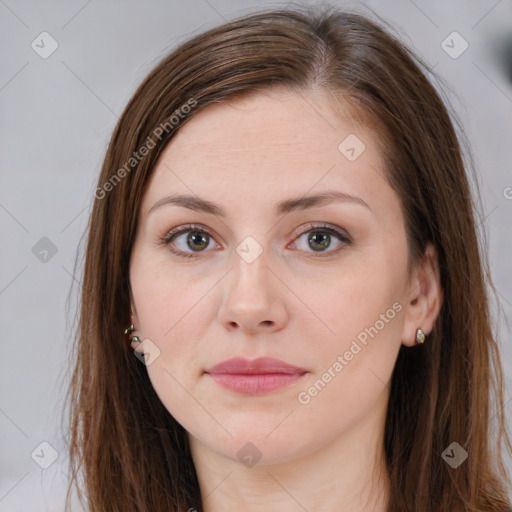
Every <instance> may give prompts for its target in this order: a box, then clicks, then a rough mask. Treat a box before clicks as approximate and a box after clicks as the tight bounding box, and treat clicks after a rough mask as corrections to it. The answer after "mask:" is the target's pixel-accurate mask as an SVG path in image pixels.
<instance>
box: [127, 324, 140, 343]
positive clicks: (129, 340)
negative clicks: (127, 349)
mask: <svg viewBox="0 0 512 512" xmlns="http://www.w3.org/2000/svg"><path fill="white" fill-rule="evenodd" d="M133 330H134V327H133V324H131V325H130V327H128V329H125V331H124V333H125V335H126V337H127V338H126V340H127V342H128V343H133V342H139V341H140V338H139V337H138V336H132V337H131V338H130V337H129V336H130V334H131V333H132V332H133Z"/></svg>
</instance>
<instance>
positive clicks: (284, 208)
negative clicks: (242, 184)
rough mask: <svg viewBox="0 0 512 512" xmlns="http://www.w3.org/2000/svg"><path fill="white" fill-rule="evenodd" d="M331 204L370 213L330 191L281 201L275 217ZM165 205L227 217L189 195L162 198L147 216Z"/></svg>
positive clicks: (352, 199)
mask: <svg viewBox="0 0 512 512" xmlns="http://www.w3.org/2000/svg"><path fill="white" fill-rule="evenodd" d="M333 202H342V203H353V204H356V205H357V204H358V205H361V206H364V207H365V208H368V210H370V211H372V209H371V208H370V207H369V206H368V204H367V203H366V202H365V201H363V200H362V199H361V198H360V197H357V196H353V195H350V194H347V193H345V192H340V191H337V190H330V191H327V192H322V193H321V194H315V195H311V196H304V197H299V198H296V199H287V200H285V201H281V202H280V203H278V204H277V205H276V207H275V213H276V214H277V215H283V214H286V213H290V212H292V211H297V210H306V209H307V208H314V207H315V206H323V205H326V204H330V203H333ZM166 204H173V205H176V206H182V207H184V208H188V209H189V210H194V211H196V212H199V211H201V212H205V213H210V214H212V215H216V216H219V217H227V213H226V210H225V209H224V208H223V207H222V206H221V205H219V204H217V203H213V202H211V201H207V200H206V199H202V198H200V197H198V196H191V195H173V196H169V197H164V198H162V199H160V200H159V201H157V202H156V203H155V204H154V205H153V206H152V207H151V208H150V210H149V211H148V215H149V214H150V213H151V212H153V211H154V210H156V209H157V208H159V207H160V206H163V205H166Z"/></svg>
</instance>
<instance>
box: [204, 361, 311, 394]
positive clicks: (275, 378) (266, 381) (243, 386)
mask: <svg viewBox="0 0 512 512" xmlns="http://www.w3.org/2000/svg"><path fill="white" fill-rule="evenodd" d="M205 373H206V374H207V375H209V376H210V377H211V378H212V379H213V381H214V382H216V383H217V384H218V385H220V386H221V387H223V388H225V389H228V390H230V391H233V392H235V393H241V394H245V395H261V394H265V393H270V392H271V391H275V390H277V389H280V388H283V387H287V386H290V385H291V384H293V383H294V382H296V381H298V380H299V379H301V378H302V377H303V376H304V375H305V374H306V373H308V371H307V370H305V369H304V368H300V367H298V366H293V365H290V364H288V363H285V362H284V361H280V360H279V359H274V358H270V357H261V358H258V359H254V360H248V359H244V358H240V357H236V358H233V359H229V360H227V361H223V362H222V363H219V364H217V365H215V366H213V367H212V368H209V369H207V370H205Z"/></svg>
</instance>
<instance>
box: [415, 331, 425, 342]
mask: <svg viewBox="0 0 512 512" xmlns="http://www.w3.org/2000/svg"><path fill="white" fill-rule="evenodd" d="M424 341H425V333H424V332H423V331H422V330H421V329H418V330H417V331H416V343H418V344H421V343H423V342H424Z"/></svg>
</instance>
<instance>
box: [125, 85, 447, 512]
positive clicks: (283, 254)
mask: <svg viewBox="0 0 512 512" xmlns="http://www.w3.org/2000/svg"><path fill="white" fill-rule="evenodd" d="M338 110H339V109H334V108H333V106H332V103H331V102H330V101H329V100H328V99H327V97H326V96H325V95H324V94H323V93H321V92H320V91H316V92H310V93H308V94H307V95H306V94H301V95H299V94H297V93H292V92H287V91H280V92H277V91H274V92H273V93H272V94H271V93H270V92H269V93H265V94H261V93H259V94H256V95H254V96H251V97H249V98H246V99H244V100H236V101H232V102H229V103H224V104H219V105H212V106H209V107H207V108H206V109H205V110H204V111H203V112H201V113H198V114H197V115H195V116H194V117H193V118H191V119H190V121H189V122H188V123H187V124H185V125H184V126H183V128H182V129H181V131H180V132H178V134H177V136H176V137H175V138H174V139H173V140H172V141H171V143H170V144H169V145H168V146H167V147H166V149H165V150H164V152H163V154H162V155H161V158H160V160H159V162H158V164H157V166H156V168H155V170H154V173H153V175H152V177H151V180H150V183H149V186H148V188H147V189H146V192H145V195H144V198H143V204H142V208H141V214H140V219H139V225H138V229H137V235H136V240H135V244H134V248H133V253H132V256H131V265H130V282H131V287H132V296H133V302H132V313H133V314H132V320H133V323H134V325H135V328H136V331H135V333H134V334H137V335H138V336H139V337H140V338H141V339H149V340H151V342H152V343H153V344H154V346H155V347H157V348H158V350H159V351H160V353H159V355H158V357H156V358H155V359H154V361H153V362H151V364H149V365H148V366H147V371H148V374H149V377H150V379H151V382H152V384H153V386H154V388H155V390H156V392H157V394H158V396H159V398H160V399H161V401H162V403H163V404H164V406H165V407H166V408H167V410H168V411H169V412H170V413H171V414H172V415H173V416H174V417H175V418H176V420H177V421H178V422H179V423H180V424H181V425H183V427H184V428H185V429H186V430H187V431H188V433H189V439H190V444H191V449H192V454H193V460H194V464H195V467H196V471H197V474H198V478H199V483H200V487H201V492H202V496H203V499H204V510H205V511H206V512H231V511H235V510H237V511H238V510H244V511H249V512H253V511H265V512H267V511H268V510H279V511H280V512H292V511H293V512H298V511H303V510H304V509H306V510H309V511H313V510H314V511H315V512H324V511H329V512H331V511H332V510H343V511H344V512H356V511H357V512H370V511H383V510H385V505H386V503H387V500H388V497H389V490H388V480H387V474H386V471H385V465H384V459H383V454H384V452H383V444H382V442H383V433H384V426H385V414H386V408H387V403H388V398H389V382H390V378H391V375H392V371H393V367H394V364H395V361H396V358H397V354H398V351H399V349H400V347H401V345H402V344H403V345H407V346H408V347H411V348H409V350H415V348H414V347H412V346H413V345H414V344H415V341H414V340H415V333H416V329H417V328H418V327H421V328H422V329H423V330H424V331H425V332H426V333H427V334H428V333H430V332H431V330H432V328H433V325H434V321H435V319H436V316H437V315H438V312H439V309H440V307H441V304H442V290H441V289H440V283H439V272H438V268H437V258H436V253H435V251H434V249H433V247H432V246H430V245H429V246H428V251H427V257H426V258H425V260H424V264H422V265H418V266H417V267H416V268H415V270H414V272H413V273H412V277H411V278H410V279H409V278H408V274H407V242H406V233H405V225H404V219H403V215H402V212H401V208H400V201H399V198H398V196H397V195H396V193H395V192H394V190H393V189H392V188H391V187H390V186H389V185H388V183H387V182H386V181H385V179H384V177H383V176H384V171H383V168H382V162H381V157H380V153H379V150H378V147H377V143H376V135H375V134H374V133H372V132H371V131H369V130H367V129H364V128H363V127H361V126H359V125H357V124H356V123H355V122H354V121H351V120H350V118H349V117H348V116H340V115H339V112H338ZM347 112H348V110H347ZM349 134H355V135H356V136H357V137H358V138H359V139H360V140H361V141H363V143H364V145H365V150H364V151H363V152H362V153H361V155H360V156H359V157H358V158H356V159H355V160H354V161H350V160H349V159H347V158H346V156H345V155H344V154H342V152H340V150H339V149H338V146H339V144H340V143H341V142H342V141H343V140H344V139H345V138H346V137H347V136H348V135H349ZM326 191H337V192H343V193H345V194H350V195H351V196H354V197H357V198H359V199H360V200H361V201H363V202H364V203H366V205H367V206H365V204H362V202H361V201H358V200H353V201H348V200H345V201H334V202H330V203H325V204H321V205H316V206H314V207H311V208H307V209H297V210H292V211H288V212H287V213H286V214H282V213H281V214H279V213H276V211H275V208H276V205H278V204H279V203H281V202H283V201H285V200H289V199H298V198H302V197H304V196H311V195H315V194H320V193H323V192H326ZM178 194H186V195H192V196H193V197H196V198H197V197H199V198H202V199H204V200H207V201H209V202H212V203H216V204H218V205H220V206H221V207H222V209H223V210H224V211H225V217H222V216H220V215H219V214H218V212H217V214H212V213H207V212H204V211H193V210H191V209H188V208H185V207H184V206H178V205H176V204H171V203H166V204H161V205H160V206H158V207H155V208H154V209H153V211H151V212H150V213H149V211H150V210H151V209H152V207H153V206H154V205H155V203H157V202H158V201H160V200H162V199H163V198H166V197H168V196H174V195H178ZM190 223H193V224H196V225H197V224H199V227H201V228H204V229H205V230H206V231H207V234H203V237H205V238H204V239H203V242H204V243H203V242H201V240H202V239H201V233H199V234H196V235H195V238H194V239H193V242H190V241H189V243H188V244H187V234H189V233H187V232H185V233H184V234H183V233H182V234H180V235H177V237H176V238H174V240H173V241H172V243H171V244H170V245H165V244H164V243H163V242H161V239H164V238H165V236H166V235H167V234H168V232H169V231H170V230H171V229H173V228H176V227H180V226H186V225H187V224H190ZM309 223H311V224H313V226H312V227H310V226H308V224H309ZM322 224H325V225H328V226H331V227H332V228H334V229H339V230H340V232H341V234H342V235H343V236H348V238H349V240H350V242H351V243H346V242H343V241H340V240H339V239H338V238H337V237H336V235H333V234H331V235H329V234H328V233H326V232H325V230H324V228H323V227H322V226H319V225H322ZM316 226H319V227H316ZM185 229H186V228H185ZM194 230H196V231H197V226H196V227H195V228H194V229H192V230H191V231H194ZM303 232H304V233H305V234H302V233H303ZM208 233H209V234H208ZM315 233H317V236H316V239H315V240H313V241H311V240H310V241H309V242H308V239H309V238H310V237H312V236H313V235H314V234H315ZM322 235H326V238H325V240H327V246H326V247H324V248H323V249H322V247H321V246H320V244H319V243H318V239H321V238H322ZM246 237H252V239H254V240H255V241H256V242H257V244H259V247H260V248H261V249H262V251H263V252H262V253H261V254H260V255H259V256H258V257H257V258H256V259H255V260H254V261H252V262H251V263H248V262H247V261H246V260H244V258H242V257H241V256H240V255H239V253H238V252H237V247H239V246H240V244H241V243H242V242H243V241H244V240H245V239H246ZM251 247H252V248H251V249H250V250H251V251H254V250H255V249H254V247H257V246H251ZM171 249H175V250H177V251H182V252H184V253H186V254H189V255H192V256H193V257H191V258H185V257H183V256H179V255H176V254H173V253H172V252H171ZM393 304H395V305H396V304H399V305H400V306H401V308H400V309H401V311H399V312H396V315H393V318H392V319H390V318H389V317H390V316H391V315H390V314H389V313H388V315H387V316H386V319H387V320H388V321H386V322H385V325H384V327H382V328H380V329H377V330H378V334H376V335H374V336H373V337H370V336H369V337H368V342H367V344H366V345H362V344H361V343H359V345H360V346H362V349H361V350H360V351H359V352H358V353H357V354H356V355H354V357H353V358H352V359H351V360H350V361H348V362H347V364H346V366H344V367H343V369H342V371H339V372H338V373H336V372H335V376H334V377H332V378H331V380H330V382H328V384H327V385H326V386H325V387H324V388H322V389H321V391H320V392H318V393H317V394H316V395H314V396H312V395H308V396H310V397H311V400H310V401H309V402H308V403H307V404H303V403H301V402H300V401H299V400H298V395H299V393H301V392H304V391H307V390H308V389H310V388H311V386H313V385H314V383H315V382H317V381H318V380H319V379H321V377H322V375H323V374H324V373H325V372H326V371H327V370H328V369H329V368H331V375H332V367H333V364H334V363H335V362H336V361H337V358H338V356H340V355H343V354H345V352H346V351H347V350H349V349H350V347H351V344H352V342H353V340H355V339H357V336H358V334H360V333H362V332H364V331H365V328H370V327H371V326H375V325H378V326H380V325H381V324H382V321H381V322H380V323H379V324H377V321H378V320H379V319H381V318H382V316H381V315H386V311H389V310H390V308H392V306H393ZM144 343H146V342H144ZM427 343H428V337H427ZM143 346H144V345H143V344H141V345H139V346H138V347H137V350H138V351H141V350H143ZM234 356H240V357H245V358H247V359H254V358H257V357H261V356H270V357H275V358H278V359H281V360H283V361H285V362H287V363H289V364H292V365H295V366H299V367H302V368H304V369H306V370H307V373H306V374H305V375H304V376H303V377H301V379H300V380H299V381H297V382H295V383H293V384H292V385H290V386H287V387H284V388H281V389H278V390H276V391H272V392H270V393H266V394H263V395H258V396H248V395H243V394H239V393H236V392H233V391H229V390H226V389H224V388H222V387H220V386H219V385H218V384H217V383H216V382H214V381H213V380H212V378H211V377H210V376H209V375H207V374H204V370H205V369H206V368H208V367H211V366H212V365H214V364H216V363H219V362H221V361H224V360H226V359H229V358H231V357H234ZM247 443H252V444H253V445H254V446H255V447H256V448H257V451H255V450H254V449H253V448H246V450H249V451H250V450H253V451H254V455H256V454H258V455H261V459H260V460H259V461H258V462H257V464H256V465H253V466H251V467H249V465H246V464H244V462H243V461H242V460H240V458H239V456H237V453H238V452H239V450H240V449H241V448H242V447H244V446H245V445H246V444H247Z"/></svg>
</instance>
